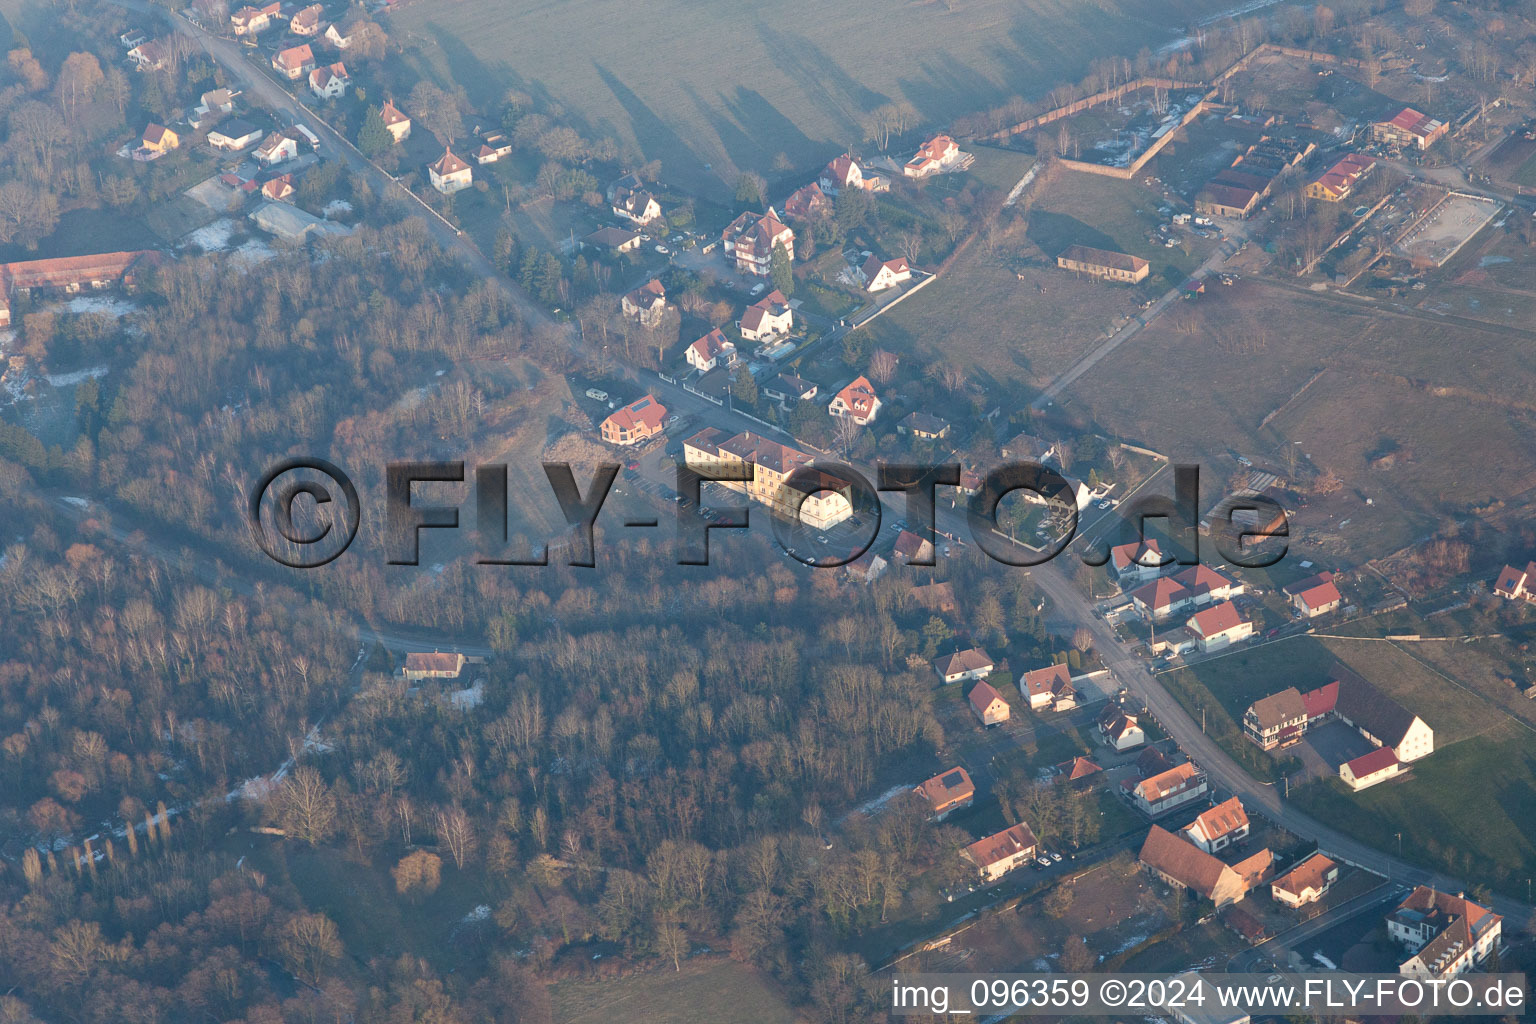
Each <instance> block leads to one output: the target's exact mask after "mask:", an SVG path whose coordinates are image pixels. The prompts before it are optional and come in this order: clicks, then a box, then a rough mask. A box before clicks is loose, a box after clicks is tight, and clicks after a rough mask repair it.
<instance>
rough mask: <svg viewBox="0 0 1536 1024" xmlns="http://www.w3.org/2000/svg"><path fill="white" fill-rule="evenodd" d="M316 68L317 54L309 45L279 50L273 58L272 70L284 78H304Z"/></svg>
mask: <svg viewBox="0 0 1536 1024" xmlns="http://www.w3.org/2000/svg"><path fill="white" fill-rule="evenodd" d="M314 66H315V54H314V52H313V51H312V50H310V48H309V44H308V43H303V44H301V45H299V46H290V47H289V48H288V49H286V50H279V51H278V52H277V55H276V56H274V57H273V58H272V69H273V70H274V71H276V72H277V73H278V74H280V75H282V76H283V77H284V78H290V79H298V78H303V77H304V76H305V75H306V74H308V73H309V70H310V69H311V68H313V67H314Z"/></svg>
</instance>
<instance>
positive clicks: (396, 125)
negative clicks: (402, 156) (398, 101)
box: [379, 100, 411, 142]
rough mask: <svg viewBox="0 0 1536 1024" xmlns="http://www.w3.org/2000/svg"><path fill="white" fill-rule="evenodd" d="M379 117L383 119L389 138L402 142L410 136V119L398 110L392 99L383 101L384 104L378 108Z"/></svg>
mask: <svg viewBox="0 0 1536 1024" xmlns="http://www.w3.org/2000/svg"><path fill="white" fill-rule="evenodd" d="M379 117H380V118H381V119H382V120H383V121H384V128H385V130H386V131H388V132H389V136H390V138H392V139H394V140H395V141H396V142H404V141H405V140H406V139H408V138H410V137H411V119H410V118H409V117H407V116H405V114H403V113H401V112H400V108H399V107H397V106H395V101H394V100H385V101H384V105H383V106H382V107H380V108H379Z"/></svg>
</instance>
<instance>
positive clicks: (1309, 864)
mask: <svg viewBox="0 0 1536 1024" xmlns="http://www.w3.org/2000/svg"><path fill="white" fill-rule="evenodd" d="M1338 880H1339V865H1338V864H1336V863H1335V862H1334V861H1333V860H1332V859H1330V858H1329V857H1326V856H1324V855H1323V854H1322V853H1320V852H1319V853H1314V854H1312V856H1310V857H1308V858H1307V859H1306V860H1304V861H1302V862H1301V863H1300V864H1297V865H1296V866H1295V867H1293V868H1291V869H1290V870H1289V871H1287V872H1285V874H1283V875H1280V876H1278V877H1277V878H1275V880H1274V881H1272V882H1270V883H1269V894H1270V896H1271V897H1273V899H1274V901H1275V902H1276V903H1283V904H1285V905H1286V906H1287V907H1290V908H1291V909H1292V910H1294V909H1296V908H1297V907H1304V906H1306V905H1307V904H1308V903H1316V902H1317V901H1318V900H1320V899H1322V898H1323V897H1324V896H1325V895H1327V893H1328V890H1329V889H1330V888H1332V887H1333V883H1334V882H1337V881H1338Z"/></svg>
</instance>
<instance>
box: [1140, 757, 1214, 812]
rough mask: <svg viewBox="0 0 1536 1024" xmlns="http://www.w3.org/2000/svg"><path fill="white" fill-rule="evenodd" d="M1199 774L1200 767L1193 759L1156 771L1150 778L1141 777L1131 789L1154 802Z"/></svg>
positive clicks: (1179, 788)
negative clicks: (1165, 769)
mask: <svg viewBox="0 0 1536 1024" xmlns="http://www.w3.org/2000/svg"><path fill="white" fill-rule="evenodd" d="M1199 774H1200V769H1199V768H1198V767H1196V766H1195V762H1193V761H1185V762H1184V763H1183V764H1180V765H1175V766H1174V767H1172V768H1169V769H1168V770H1167V771H1163V772H1158V773H1157V774H1156V775H1153V776H1151V777H1150V778H1145V779H1142V780H1141V781H1140V782H1138V783H1136V785H1135V786H1133V787H1132V789H1133V790H1134V791H1135V792H1136V793H1137V794H1138V795H1139V796H1140V797H1141V798H1142V799H1143V800H1145V801H1147V803H1152V804H1155V803H1157V802H1158V801H1159V800H1162V799H1163V798H1165V797H1167V796H1170V795H1172V794H1174V793H1177V792H1179V791H1180V790H1182V789H1184V788H1185V787H1186V786H1188V785H1189V784H1190V783H1191V782H1192V781H1194V780H1195V778H1196V777H1197V776H1199Z"/></svg>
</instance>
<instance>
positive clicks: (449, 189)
mask: <svg viewBox="0 0 1536 1024" xmlns="http://www.w3.org/2000/svg"><path fill="white" fill-rule="evenodd" d="M427 176H428V178H430V179H431V181H432V187H433V188H435V189H437V190H438V191H439V192H441V193H442V194H443V195H445V196H451V195H453V194H454V193H455V192H459V191H462V190H463V189H466V188H469V186H471V185H473V184H474V183H475V172H474V168H472V167H470V166H469V164H467V163H465V162H464V161H463V160H461V159H460V158H459V157H458V156H457V155H456V154H455V153H454V152H453V150H452V149H451V148H449V147H444V149H443V155H442V156H440V157H438V158H437V159H436V160H434V161H432V163H430V164H428V165H427Z"/></svg>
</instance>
